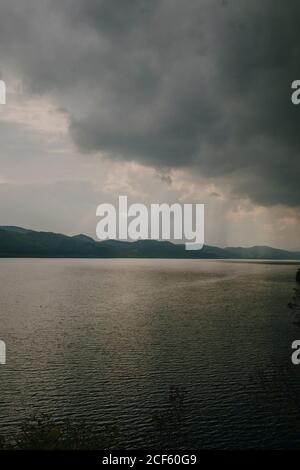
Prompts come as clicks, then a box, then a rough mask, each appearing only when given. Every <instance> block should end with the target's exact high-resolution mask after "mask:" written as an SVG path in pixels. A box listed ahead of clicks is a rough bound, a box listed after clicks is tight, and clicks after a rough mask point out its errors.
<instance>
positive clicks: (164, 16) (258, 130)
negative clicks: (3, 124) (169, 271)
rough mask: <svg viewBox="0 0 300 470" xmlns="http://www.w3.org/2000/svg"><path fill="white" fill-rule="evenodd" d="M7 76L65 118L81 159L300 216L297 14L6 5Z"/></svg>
mask: <svg viewBox="0 0 300 470" xmlns="http://www.w3.org/2000/svg"><path fill="white" fill-rule="evenodd" d="M0 13H1V14H0V54H1V56H0V57H1V59H2V60H1V68H2V72H3V74H4V75H5V72H7V73H8V72H9V73H12V74H14V75H17V76H21V77H22V79H23V81H24V83H25V84H26V85H27V87H28V89H29V90H30V91H31V92H32V93H46V94H49V95H51V96H52V97H53V99H54V100H55V101H56V103H57V105H58V106H59V107H61V108H63V109H65V110H66V112H67V113H68V115H69V120H70V132H71V135H72V137H73V139H74V141H75V142H76V144H77V145H78V147H79V149H80V150H81V151H82V152H102V153H105V154H107V155H108V156H109V157H110V158H117V159H124V160H135V161H139V162H142V163H144V164H147V165H151V166H154V167H156V168H157V169H158V170H159V172H161V173H162V174H164V172H165V171H166V170H167V169H168V168H174V167H188V168H191V169H192V170H193V171H198V172H199V173H201V175H202V176H203V175H204V176H205V175H207V176H209V177H212V176H215V177H226V178H227V180H228V179H230V181H231V185H232V190H233V192H235V193H237V194H240V195H242V196H246V197H250V198H251V199H252V200H253V201H255V202H257V203H260V204H264V205H274V204H285V205H288V206H299V205H300V192H299V179H300V159H299V151H300V133H299V124H300V106H299V108H297V107H296V106H293V105H292V104H291V83H292V81H293V80H295V79H299V78H300V76H299V74H300V72H299V63H300V32H299V31H300V30H299V22H300V4H299V1H298V0H290V1H289V2H288V4H286V3H285V2H283V1H282V0H264V1H263V2H262V1H261V0H188V1H186V0H148V1H146V0H98V1H96V0H89V1H86V0H65V1H63V2H62V1H60V0H24V1H22V2H20V1H17V0H2V2H1V6H0Z"/></svg>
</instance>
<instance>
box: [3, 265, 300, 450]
mask: <svg viewBox="0 0 300 470" xmlns="http://www.w3.org/2000/svg"><path fill="white" fill-rule="evenodd" d="M296 269H297V266H292V265H276V264H275V265H274V264H272V265H270V264H262V263H261V264H257V263H235V262H218V261H202V260H187V261H186V260H30V259H27V260H26V259H24V260H17V259H8V260H5V259H2V260H0V338H1V339H3V340H5V341H6V344H7V365H6V366H0V397H1V398H0V426H1V430H0V434H5V433H13V432H14V431H15V429H16V428H17V427H18V425H19V423H20V421H21V420H22V419H24V418H26V417H28V416H30V415H32V414H34V413H36V412H38V413H40V412H45V413H49V414H51V415H52V416H53V417H54V418H55V419H58V420H59V419H61V418H62V417H70V418H72V419H76V420H77V419H78V420H81V419H86V420H88V421H89V422H90V423H91V424H92V425H93V428H94V432H95V433H97V432H99V430H100V429H101V427H102V425H103V424H110V423H114V424H117V426H118V428H119V431H120V442H121V444H120V445H121V446H122V447H123V448H140V447H147V448H150V447H151V446H156V447H157V446H158V447H160V448H180V447H182V448H190V449H192V448H194V449H200V448H249V447H250V448H261V447H263V448H270V447H275V448H278V447H293V446H297V445H298V443H299V440H300V366H298V367H297V366H293V365H292V363H291V359H290V357H291V351H292V350H291V343H292V341H294V340H295V339H300V328H297V327H296V326H295V325H294V324H293V317H292V314H291V312H290V311H289V310H288V309H287V307H286V305H287V303H288V302H289V300H290V298H291V295H292V290H293V288H294V287H296V284H295V272H296ZM172 390H173V391H172ZM174 390H175V392H174ZM174 395H175V398H174ZM178 396H179V397H180V399H177V398H178ZM298 396H299V402H298ZM176 397H177V398H176Z"/></svg>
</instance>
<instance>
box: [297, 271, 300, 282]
mask: <svg viewBox="0 0 300 470" xmlns="http://www.w3.org/2000/svg"><path fill="white" fill-rule="evenodd" d="M296 282H300V269H298V271H297V274H296Z"/></svg>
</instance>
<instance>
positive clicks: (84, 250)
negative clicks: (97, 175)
mask: <svg viewBox="0 0 300 470" xmlns="http://www.w3.org/2000/svg"><path fill="white" fill-rule="evenodd" d="M0 257H1V258H18V257H20V258H177V259H190V258H192V259H246V260H247V259H248V260H251V259H252V260H253V259H257V260H261V259H268V260H300V252H291V251H286V250H278V249H276V248H270V247H268V246H254V247H252V248H239V247H238V248H235V247H228V248H218V247H215V246H209V245H205V246H204V247H203V249H202V250H199V251H186V250H185V246H184V245H183V244H181V245H179V244H174V243H171V242H168V241H154V240H139V241H136V242H122V241H117V240H107V241H103V242H97V241H95V240H93V239H92V238H91V237H88V236H87V235H82V234H80V235H75V236H72V237H69V236H67V235H61V234H57V233H52V232H37V231H34V230H28V229H24V228H21V227H9V226H0Z"/></svg>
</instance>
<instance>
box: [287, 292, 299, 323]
mask: <svg viewBox="0 0 300 470" xmlns="http://www.w3.org/2000/svg"><path fill="white" fill-rule="evenodd" d="M288 308H289V309H290V310H292V312H293V313H294V324H295V325H297V326H300V289H294V294H293V297H292V301H291V302H289V303H288Z"/></svg>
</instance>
